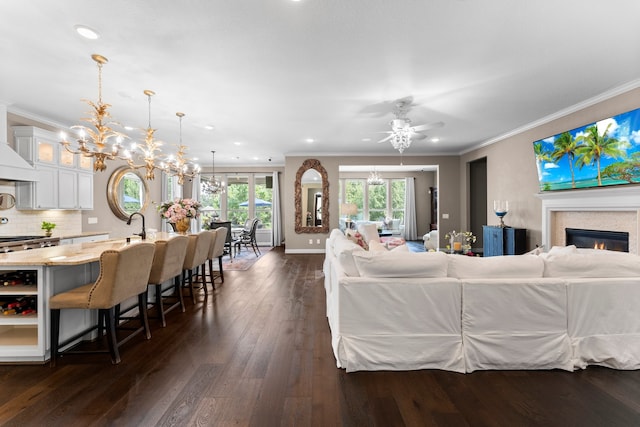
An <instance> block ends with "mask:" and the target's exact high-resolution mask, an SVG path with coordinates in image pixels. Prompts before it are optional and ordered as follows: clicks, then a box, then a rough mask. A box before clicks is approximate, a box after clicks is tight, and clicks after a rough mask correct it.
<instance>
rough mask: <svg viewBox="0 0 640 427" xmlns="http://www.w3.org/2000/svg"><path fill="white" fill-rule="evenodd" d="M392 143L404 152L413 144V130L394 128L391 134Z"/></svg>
mask: <svg viewBox="0 0 640 427" xmlns="http://www.w3.org/2000/svg"><path fill="white" fill-rule="evenodd" d="M391 145H392V146H393V148H394V149H396V150H398V151H399V152H400V154H402V153H403V152H404V150H406V149H407V148H409V146H411V131H409V130H407V129H404V128H400V129H396V130H394V132H393V134H391Z"/></svg>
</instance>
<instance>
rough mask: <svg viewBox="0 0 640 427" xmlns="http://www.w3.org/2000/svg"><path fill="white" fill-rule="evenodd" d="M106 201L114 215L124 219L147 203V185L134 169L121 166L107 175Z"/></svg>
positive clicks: (142, 208)
mask: <svg viewBox="0 0 640 427" xmlns="http://www.w3.org/2000/svg"><path fill="white" fill-rule="evenodd" d="M107 201H108V203H109V207H110V208H111V211H112V212H113V213H114V215H115V216H117V217H118V218H120V219H122V220H124V221H126V220H127V219H129V216H130V215H131V214H132V213H134V212H143V211H144V210H145V209H146V208H147V206H148V205H149V186H148V185H147V181H145V180H144V179H143V178H142V175H140V174H139V173H138V172H137V171H136V170H135V169H131V168H130V167H128V166H121V167H119V168H118V169H116V170H115V171H113V173H112V174H111V176H110V177H109V182H108V183H107Z"/></svg>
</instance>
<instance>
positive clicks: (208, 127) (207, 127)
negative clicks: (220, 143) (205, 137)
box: [204, 125, 216, 130]
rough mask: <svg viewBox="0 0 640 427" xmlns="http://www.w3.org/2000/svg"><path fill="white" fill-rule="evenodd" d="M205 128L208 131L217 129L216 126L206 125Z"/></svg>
mask: <svg viewBox="0 0 640 427" xmlns="http://www.w3.org/2000/svg"><path fill="white" fill-rule="evenodd" d="M204 128H205V129H206V130H214V129H215V128H216V127H215V126H214V125H206V126H205V127H204Z"/></svg>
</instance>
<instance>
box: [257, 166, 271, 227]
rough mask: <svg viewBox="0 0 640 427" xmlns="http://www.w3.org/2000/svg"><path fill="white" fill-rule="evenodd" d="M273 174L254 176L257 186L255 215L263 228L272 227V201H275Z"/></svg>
mask: <svg viewBox="0 0 640 427" xmlns="http://www.w3.org/2000/svg"><path fill="white" fill-rule="evenodd" d="M271 179H272V177H271V175H269V176H267V175H256V176H255V177H254V187H255V195H256V197H255V200H254V203H255V206H254V208H255V213H256V214H255V217H256V218H258V219H259V220H260V224H258V226H259V227H261V228H268V229H271V216H272V209H271V203H272V201H273V185H272V180H271Z"/></svg>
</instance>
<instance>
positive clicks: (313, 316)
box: [0, 248, 640, 427]
mask: <svg viewBox="0 0 640 427" xmlns="http://www.w3.org/2000/svg"><path fill="white" fill-rule="evenodd" d="M323 258H324V256H323V255H285V254H284V253H283V251H282V250H281V249H278V248H276V249H274V250H272V251H270V252H269V253H267V254H265V255H264V256H263V257H262V259H261V260H259V261H258V262H257V263H256V264H255V265H254V266H253V267H252V268H251V269H250V270H248V271H229V272H227V273H225V278H226V281H225V283H224V284H223V285H220V284H218V285H217V290H216V291H215V293H213V294H211V293H210V294H209V298H208V299H205V298H204V295H203V294H201V295H199V300H198V301H199V302H198V303H197V304H196V305H195V306H194V305H192V304H191V302H190V301H189V298H187V301H186V303H187V312H186V313H181V312H179V311H177V312H176V311H173V312H171V313H169V315H168V316H167V323H168V326H167V328H164V329H163V328H161V327H159V324H158V321H157V320H152V333H153V337H152V338H151V340H150V341H145V340H144V339H143V338H142V337H140V338H139V339H138V337H136V338H134V339H133V340H132V341H131V342H129V343H127V344H126V345H125V346H124V347H123V348H122V353H121V355H122V363H120V364H119V365H111V363H110V361H109V356H108V355H105V354H101V355H91V356H71V355H70V356H66V357H63V358H62V359H60V361H59V363H58V366H57V367H56V368H50V367H49V366H48V365H45V366H42V365H38V366H33V365H24V366H8V365H2V366H0V380H1V383H0V384H1V387H0V423H2V425H11V426H36V425H47V426H58V425H64V426H90V425H114V426H156V425H176V426H192V425H199V426H227V425H240V426H242V425H247V426H248V425H252V426H279V425H288V426H312V425H313V426H429V425H434V426H581V427H584V426H638V425H640V371H616V370H612V369H604V368H589V369H586V370H583V371H580V372H573V373H569V372H564V371H526V372H525V371H485V372H475V373H472V374H467V375H463V374H456V373H451V372H444V371H412V372H356V373H350V374H347V373H345V372H344V371H343V370H341V369H337V368H336V366H335V360H334V358H333V353H332V350H331V336H330V333H329V327H328V324H327V321H326V317H325V300H324V288H323V276H322V272H321V269H322V261H323Z"/></svg>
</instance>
